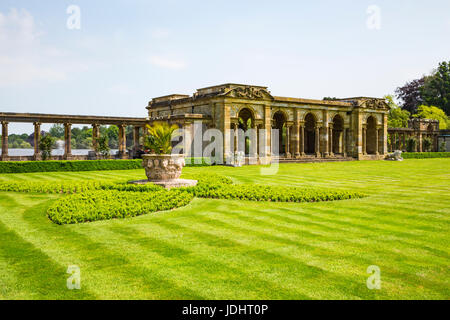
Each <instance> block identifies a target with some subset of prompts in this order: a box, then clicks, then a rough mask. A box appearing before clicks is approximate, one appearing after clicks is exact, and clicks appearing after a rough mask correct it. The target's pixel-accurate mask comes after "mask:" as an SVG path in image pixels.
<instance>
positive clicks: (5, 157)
mask: <svg viewBox="0 0 450 320" xmlns="http://www.w3.org/2000/svg"><path fill="white" fill-rule="evenodd" d="M8 159H9V156H8V122H6V121H2V161H6V160H8Z"/></svg>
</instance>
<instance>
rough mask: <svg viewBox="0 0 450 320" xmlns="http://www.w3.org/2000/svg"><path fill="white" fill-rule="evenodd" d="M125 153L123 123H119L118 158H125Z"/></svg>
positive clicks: (125, 144) (125, 143)
mask: <svg viewBox="0 0 450 320" xmlns="http://www.w3.org/2000/svg"><path fill="white" fill-rule="evenodd" d="M126 153H127V137H126V130H125V125H124V124H120V125H119V158H120V159H126Z"/></svg>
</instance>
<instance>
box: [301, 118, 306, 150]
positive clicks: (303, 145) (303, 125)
mask: <svg viewBox="0 0 450 320" xmlns="http://www.w3.org/2000/svg"><path fill="white" fill-rule="evenodd" d="M305 155H306V154H305V124H304V123H302V124H301V125H300V156H301V157H304V156H305Z"/></svg>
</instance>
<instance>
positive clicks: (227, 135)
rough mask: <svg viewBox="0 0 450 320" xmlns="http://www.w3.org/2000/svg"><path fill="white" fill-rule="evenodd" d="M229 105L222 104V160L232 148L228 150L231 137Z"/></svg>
mask: <svg viewBox="0 0 450 320" xmlns="http://www.w3.org/2000/svg"><path fill="white" fill-rule="evenodd" d="M230 118H231V107H230V105H227V104H224V105H223V122H222V126H223V156H224V162H225V160H226V159H225V158H226V156H227V154H229V153H232V150H230V144H231V142H230V139H231V132H230V131H231V119H230Z"/></svg>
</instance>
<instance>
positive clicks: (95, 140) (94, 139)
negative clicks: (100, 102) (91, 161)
mask: <svg viewBox="0 0 450 320" xmlns="http://www.w3.org/2000/svg"><path fill="white" fill-rule="evenodd" d="M98 139H100V126H99V125H98V124H96V123H94V124H93V125H92V149H93V150H94V151H95V154H96V156H98Z"/></svg>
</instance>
